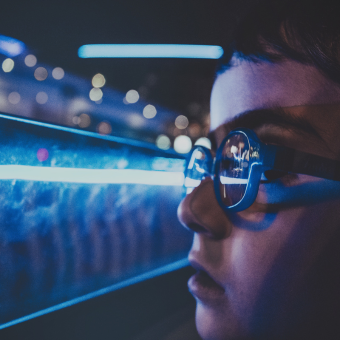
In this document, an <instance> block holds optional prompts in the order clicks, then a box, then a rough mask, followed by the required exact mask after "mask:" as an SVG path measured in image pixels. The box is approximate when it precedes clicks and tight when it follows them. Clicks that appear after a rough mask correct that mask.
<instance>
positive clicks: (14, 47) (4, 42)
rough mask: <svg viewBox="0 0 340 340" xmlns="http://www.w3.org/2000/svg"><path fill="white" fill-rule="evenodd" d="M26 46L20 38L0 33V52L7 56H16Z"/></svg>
mask: <svg viewBox="0 0 340 340" xmlns="http://www.w3.org/2000/svg"><path fill="white" fill-rule="evenodd" d="M25 48H26V46H25V44H24V43H23V42H21V41H20V40H17V39H14V38H10V37H6V36H5V35H0V53H1V54H4V55H6V56H7V57H16V56H17V55H19V54H21V53H22V52H23V51H24V50H25Z"/></svg>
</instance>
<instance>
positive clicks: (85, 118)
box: [77, 113, 91, 128]
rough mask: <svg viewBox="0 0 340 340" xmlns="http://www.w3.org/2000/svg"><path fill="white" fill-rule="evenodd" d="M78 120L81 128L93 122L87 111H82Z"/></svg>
mask: <svg viewBox="0 0 340 340" xmlns="http://www.w3.org/2000/svg"><path fill="white" fill-rule="evenodd" d="M77 122H78V123H77V124H78V125H79V127H80V128H87V127H89V126H90V124H91V118H90V116H89V115H87V114H86V113H82V114H81V115H80V116H79V117H78V121H77Z"/></svg>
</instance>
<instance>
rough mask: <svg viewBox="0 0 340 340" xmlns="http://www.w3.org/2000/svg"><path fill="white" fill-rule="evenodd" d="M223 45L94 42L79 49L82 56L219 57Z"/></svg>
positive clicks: (221, 53)
mask: <svg viewBox="0 0 340 340" xmlns="http://www.w3.org/2000/svg"><path fill="white" fill-rule="evenodd" d="M222 55H223V48H222V47H221V46H213V45H174V44H155V45H150V44H149V45H144V44H92V45H83V46H81V47H80V48H79V50H78V56H79V57H80V58H199V59H219V58H221V57H222Z"/></svg>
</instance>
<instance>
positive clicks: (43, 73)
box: [34, 67, 48, 81]
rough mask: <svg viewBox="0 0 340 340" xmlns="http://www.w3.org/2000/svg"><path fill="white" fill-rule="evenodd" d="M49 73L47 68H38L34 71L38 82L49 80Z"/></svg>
mask: <svg viewBox="0 0 340 340" xmlns="http://www.w3.org/2000/svg"><path fill="white" fill-rule="evenodd" d="M47 76H48V72H47V70H46V68H45V67H38V68H36V69H35V71H34V77H35V79H36V80H39V81H43V80H45V79H46V78H47Z"/></svg>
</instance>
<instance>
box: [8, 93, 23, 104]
mask: <svg viewBox="0 0 340 340" xmlns="http://www.w3.org/2000/svg"><path fill="white" fill-rule="evenodd" d="M20 99H21V97H20V94H19V93H18V92H11V93H10V94H9V95H8V101H9V102H10V103H11V104H14V105H15V104H18V103H19V102H20Z"/></svg>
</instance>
